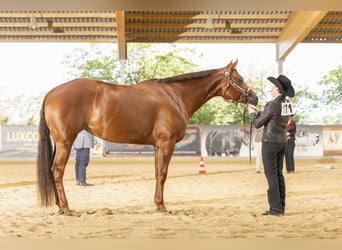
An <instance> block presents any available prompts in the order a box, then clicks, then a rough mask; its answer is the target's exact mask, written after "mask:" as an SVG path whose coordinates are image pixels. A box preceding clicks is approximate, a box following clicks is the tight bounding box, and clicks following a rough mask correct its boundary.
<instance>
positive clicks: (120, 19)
mask: <svg viewBox="0 0 342 250" xmlns="http://www.w3.org/2000/svg"><path fill="white" fill-rule="evenodd" d="M115 15H116V32H117V40H118V46H119V60H127V43H126V32H125V30H126V28H125V12H124V11H115Z"/></svg>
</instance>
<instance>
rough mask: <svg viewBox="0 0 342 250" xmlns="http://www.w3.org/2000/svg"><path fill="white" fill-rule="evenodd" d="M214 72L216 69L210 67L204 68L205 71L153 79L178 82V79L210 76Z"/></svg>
mask: <svg viewBox="0 0 342 250" xmlns="http://www.w3.org/2000/svg"><path fill="white" fill-rule="evenodd" d="M215 72H217V69H210V70H205V71H199V72H194V73H187V74H182V75H178V76H172V77H167V78H161V79H154V80H156V81H158V82H161V83H169V82H180V81H185V80H191V79H196V78H201V77H206V76H210V75H212V74H214V73H215Z"/></svg>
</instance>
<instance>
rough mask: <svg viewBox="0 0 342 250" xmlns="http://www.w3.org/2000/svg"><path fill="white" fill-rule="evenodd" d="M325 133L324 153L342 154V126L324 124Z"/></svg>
mask: <svg viewBox="0 0 342 250" xmlns="http://www.w3.org/2000/svg"><path fill="white" fill-rule="evenodd" d="M323 134H324V137H323V155H324V156H331V155H342V126H336V125H331V126H324V127H323Z"/></svg>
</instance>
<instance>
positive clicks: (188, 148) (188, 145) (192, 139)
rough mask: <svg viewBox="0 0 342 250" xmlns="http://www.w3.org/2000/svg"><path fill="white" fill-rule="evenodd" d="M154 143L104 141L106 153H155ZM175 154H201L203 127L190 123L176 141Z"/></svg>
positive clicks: (109, 154) (107, 154) (108, 154)
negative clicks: (182, 135) (179, 139)
mask: <svg viewBox="0 0 342 250" xmlns="http://www.w3.org/2000/svg"><path fill="white" fill-rule="evenodd" d="M153 154H154V149H153V146H152V145H142V144H126V143H113V142H107V141H106V142H105V143H104V155H105V156H112V155H153ZM173 154H174V155H189V156H196V155H200V154H201V127H200V126H197V125H189V126H188V127H187V129H186V132H185V135H184V138H183V139H182V140H181V141H179V142H178V143H176V145H175V149H174V153H173Z"/></svg>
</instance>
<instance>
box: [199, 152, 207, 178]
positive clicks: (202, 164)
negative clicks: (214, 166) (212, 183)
mask: <svg viewBox="0 0 342 250" xmlns="http://www.w3.org/2000/svg"><path fill="white" fill-rule="evenodd" d="M198 173H199V174H205V173H206V171H205V165H204V160H203V156H201V158H200V165H199V168H198Z"/></svg>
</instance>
